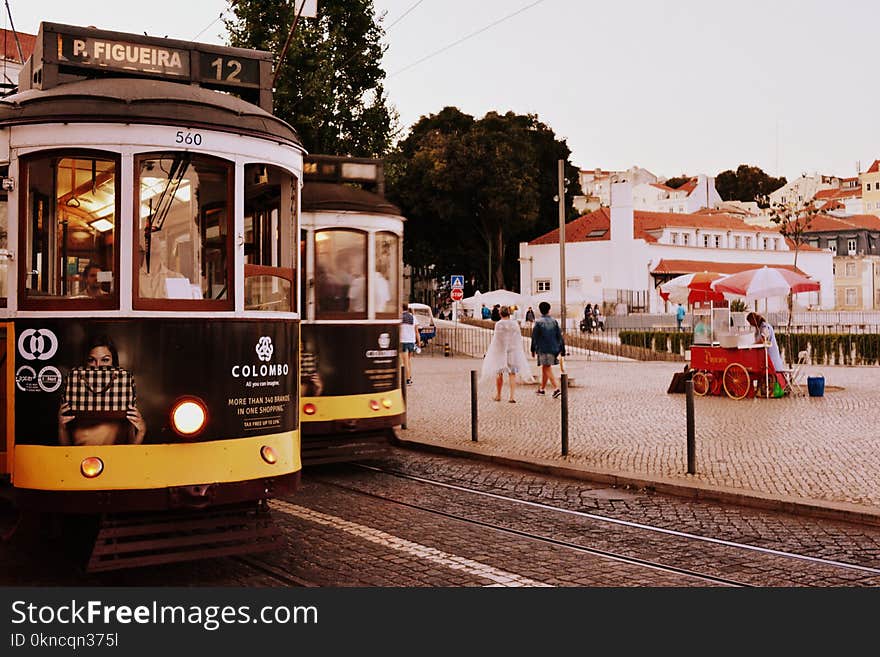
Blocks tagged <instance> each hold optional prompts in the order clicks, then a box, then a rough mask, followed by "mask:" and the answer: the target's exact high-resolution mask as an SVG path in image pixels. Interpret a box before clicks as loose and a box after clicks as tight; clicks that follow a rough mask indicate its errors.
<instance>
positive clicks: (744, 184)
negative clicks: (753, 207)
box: [715, 164, 786, 207]
mask: <svg viewBox="0 0 880 657" xmlns="http://www.w3.org/2000/svg"><path fill="white" fill-rule="evenodd" d="M785 182H786V181H785V176H781V177H779V178H774V177H773V176H769V175H767V174H766V173H764V171H763V169H761V168H759V167H753V166H749V165H747V164H740V165H739V166H738V167H737V168H736V171H732V170H730V169H728V170H727V171H722V172H721V173H719V174H718V175H717V176H715V189H716V190H718V194H719V196H721V198H722V199H724V200H725V201H746V202H748V201H755V200H758V202H759V204H765V203H766V197H767V195H768V194H770V192H775V191H776V190H777V189H779V188H780V187H782V186H783V185H785ZM762 207H766V205H762Z"/></svg>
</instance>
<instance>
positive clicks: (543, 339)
mask: <svg viewBox="0 0 880 657" xmlns="http://www.w3.org/2000/svg"><path fill="white" fill-rule="evenodd" d="M538 311H539V312H540V313H541V317H540V318H538V321H537V322H535V328H533V329H532V356H537V357H538V365H540V366H541V387H539V388H538V389H537V390H536V391H535V392H536V394H538V395H544V394H546V388H547V382H548V381H549V382H550V383H552V384H553V387H554V388H555V390H554V391H553V398H554V399H555V398H557V397H559V395H561V394H562V391H561V390H560V389H559V386H558V385H557V383H556V377H554V376H553V366H554V365H558V364H559V360H558V357H559V356H565V344H564V343H563V341H562V331H561V330H560V328H559V323H558V322H557V321H556V320H555V319H553V318H552V317H550V304H549V303H547V302H546V301H542V302H541V303H540V304H538Z"/></svg>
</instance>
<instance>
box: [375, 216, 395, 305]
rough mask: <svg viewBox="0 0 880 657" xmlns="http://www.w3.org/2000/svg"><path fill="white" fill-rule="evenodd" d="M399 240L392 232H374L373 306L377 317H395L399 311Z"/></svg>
mask: <svg viewBox="0 0 880 657" xmlns="http://www.w3.org/2000/svg"><path fill="white" fill-rule="evenodd" d="M399 271H400V240H399V238H398V237H397V235H395V234H394V233H376V270H375V271H374V272H373V308H374V309H375V312H376V316H377V317H397V316H398V315H399V314H400V312H399V309H400V304H399V302H398V290H397V287H398V283H399V281H400V275H399Z"/></svg>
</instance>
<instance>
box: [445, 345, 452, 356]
mask: <svg viewBox="0 0 880 657" xmlns="http://www.w3.org/2000/svg"><path fill="white" fill-rule="evenodd" d="M451 353H452V352H451V350H450V349H449V343H448V342H444V343H443V355H444V356H445V357H447V358H448V357H449V356H450V355H451Z"/></svg>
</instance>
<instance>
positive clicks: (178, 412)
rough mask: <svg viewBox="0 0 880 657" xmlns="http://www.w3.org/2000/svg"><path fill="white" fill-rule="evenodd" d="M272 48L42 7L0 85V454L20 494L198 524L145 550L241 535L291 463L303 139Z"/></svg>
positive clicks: (45, 503)
mask: <svg viewBox="0 0 880 657" xmlns="http://www.w3.org/2000/svg"><path fill="white" fill-rule="evenodd" d="M271 67H272V62H271V55H270V54H269V53H264V52H259V51H253V50H244V49H237V48H225V47H218V46H213V45H206V44H194V43H189V42H182V41H174V40H169V39H161V38H151V37H145V36H143V35H132V34H123V33H117V32H107V31H101V30H95V29H92V28H88V29H87V28H81V27H74V26H68V25H59V24H52V23H43V24H41V26H40V31H39V34H38V36H37V42H36V46H35V50H34V54H33V56H32V57H31V59H30V60H28V62H26V63H25V66H24V68H23V69H22V72H21V77H20V80H19V90H18V92H17V93H16V94H15V95H12V96H8V97H6V98H2V99H0V176H2V196H0V222H2V226H0V294H2V298H0V316H2V323H0V332H2V340H3V346H4V347H5V352H4V354H5V359H4V361H3V368H4V371H3V376H2V377H0V380H2V393H3V395H2V400H3V405H2V411H3V413H4V414H5V421H4V422H3V423H2V426H3V432H4V435H3V436H2V439H0V449H2V452H0V473H2V474H4V475H5V478H6V479H7V480H8V483H9V484H10V485H11V486H12V487H13V489H14V493H15V495H16V497H17V499H18V502H19V504H20V505H21V506H22V507H23V508H37V509H44V510H53V511H70V512H77V513H84V512H88V513H100V514H105V517H106V518H111V519H113V518H114V516H112V514H119V513H122V512H133V511H139V512H161V513H163V514H165V515H163V516H162V518H163V523H164V525H163V526H164V527H165V528H166V533H165V534H163V536H164V537H165V538H166V539H167V538H168V536H169V533H168V530H167V528H168V527H169V526H171V522H170V520H169V518H170V516H171V514H172V513H177V512H179V513H180V514H181V515H180V516H179V522H178V525H179V526H180V527H181V528H184V527H200V528H201V532H202V534H203V538H204V540H202V542H201V543H200V542H199V540H198V539H193V537H192V536H190V537H189V538H186V537H184V538H180V536H179V535H178V534H175V536H176V537H177V538H172V540H170V541H166V543H167V544H165V545H162V544H161V541H159V540H158V539H155V538H154V539H152V542H151V543H150V544H151V545H152V546H153V548H154V549H153V550H152V553H150V554H147V553H145V552H144V551H139V552H137V553H134V554H129V555H128V556H129V557H131V561H133V562H135V563H138V564H143V563H156V562H162V561H171V560H175V558H177V557H175V554H174V553H175V552H177V553H181V554H183V553H186V552H187V551H188V553H189V555H190V556H192V554H193V553H194V552H195V551H197V552H198V555H199V556H206V555H210V554H217V555H219V554H231V553H235V552H239V551H248V550H249V549H252V548H254V546H253V545H251V546H250V547H248V546H246V545H245V543H247V542H248V540H250V539H252V538H253V537H255V536H260V535H262V536H264V537H266V536H270V534H271V532H269V531H267V530H266V527H265V523H263V524H261V523H262V520H259V519H258V520H254V518H257V517H258V516H259V515H260V513H261V512H265V504H264V503H262V504H261V502H260V501H264V500H266V499H267V498H269V497H271V496H274V495H279V494H282V493H285V492H288V491H291V490H293V489H295V488H296V486H297V485H298V482H299V477H300V470H301V463H300V444H299V426H298V425H299V414H298V408H299V401H298V395H299V390H298V385H297V379H298V369H299V364H298V363H299V358H298V354H299V339H300V336H299V315H298V314H297V312H296V311H297V299H296V294H297V291H298V285H297V257H298V249H297V248H295V245H296V239H297V236H298V230H299V229H298V212H299V210H298V208H299V193H298V192H299V188H300V186H301V183H300V181H301V177H302V165H303V153H304V149H303V148H302V145H301V142H300V140H299V137H298V135H297V134H296V132H295V130H294V129H293V128H292V127H291V126H289V125H288V124H286V123H285V122H283V121H281V120H280V119H278V118H276V117H274V116H273V115H272V114H271V104H272V96H271V88H270V80H271ZM4 242H5V243H4ZM187 514H189V515H187ZM175 517H178V516H175ZM115 521H116V522H117V525H116V526H117V530H115V531H116V533H115V536H116V537H117V539H118V537H119V536H120V535H129V536H135V535H136V534H137V531H136V530H132V529H128V530H127V534H126V533H125V532H122V533H120V531H118V525H119V523H120V522H122V521H121V520H119V517H115ZM212 523H213V524H212ZM248 523H250V524H248ZM129 524H131V523H129ZM135 524H136V523H135ZM233 526H234V527H236V528H237V529H236V532H237V535H239V536H240V537H241V538H242V540H240V541H239V542H238V543H236V542H235V541H229V540H226V541H224V540H222V536H223V535H224V534H227V535H228V536H231V533H230V532H228V531H226V529H228V528H229V527H233ZM212 528H213V529H214V530H216V531H215V532H214V533H213V534H212V533H211V531H210V530H211V529H212ZM224 528H226V529H224ZM261 528H262V529H261ZM102 531H103V529H102ZM145 531H146V530H145ZM110 533H111V534H112V533H113V532H112V531H111V532H110ZM274 539H277V536H275V537H274ZM274 539H273V540H274ZM270 542H271V541H270ZM113 543H114V545H116V547H115V548H113V549H112V550H107V551H105V553H103V554H104V556H103V557H100V555H98V556H96V554H97V552H96V554H93V559H92V561H93V563H92V566H93V569H101V568H109V567H112V566H111V565H108V564H111V562H112V563H115V562H117V561H124V560H125V557H126V554H124V552H125V547H124V544H123V543H124V542H122V541H119V540H115V541H113ZM120 545H121V547H120ZM187 546H188V547H187ZM177 556H179V557H180V558H186V554H183V556H180V554H178V555H177ZM99 557H100V558H99ZM102 564H103V565H102Z"/></svg>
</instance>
